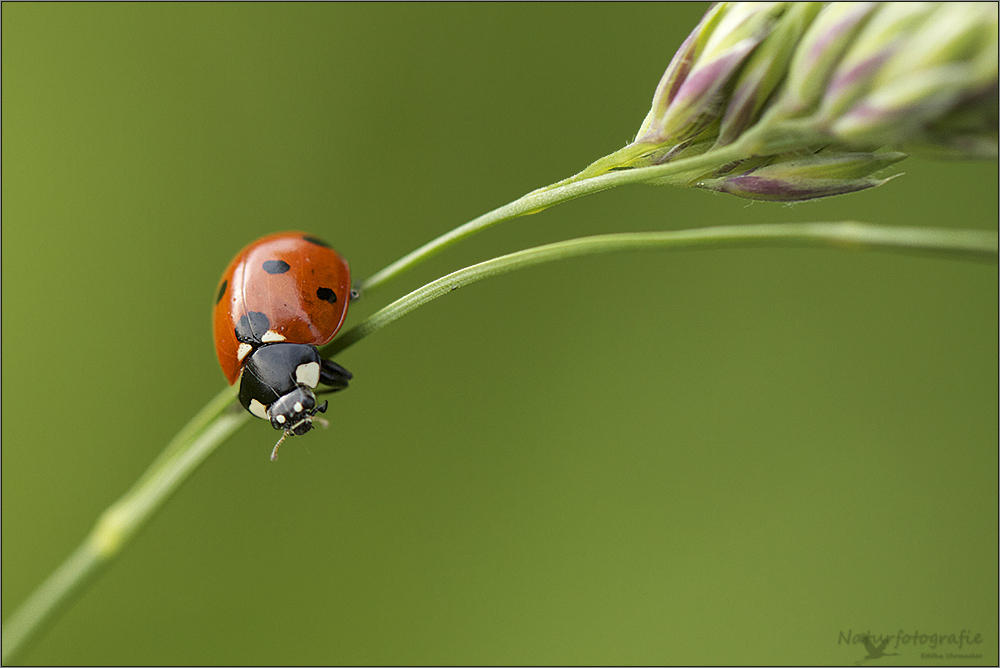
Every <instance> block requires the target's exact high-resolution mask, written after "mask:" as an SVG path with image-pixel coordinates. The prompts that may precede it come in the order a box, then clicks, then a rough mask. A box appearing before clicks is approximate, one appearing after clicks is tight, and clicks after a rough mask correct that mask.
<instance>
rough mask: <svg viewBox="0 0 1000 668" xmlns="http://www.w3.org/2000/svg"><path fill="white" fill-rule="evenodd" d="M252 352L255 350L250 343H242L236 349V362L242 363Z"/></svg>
mask: <svg viewBox="0 0 1000 668" xmlns="http://www.w3.org/2000/svg"><path fill="white" fill-rule="evenodd" d="M251 350H253V346H251V345H250V344H249V343H241V344H240V347H239V348H237V349H236V361H238V362H242V361H243V358H244V357H246V356H247V355H248V354H249V353H250V351H251Z"/></svg>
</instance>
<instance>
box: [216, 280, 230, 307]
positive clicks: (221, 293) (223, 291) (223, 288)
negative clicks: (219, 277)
mask: <svg viewBox="0 0 1000 668" xmlns="http://www.w3.org/2000/svg"><path fill="white" fill-rule="evenodd" d="M228 287H229V281H222V285H220V286H219V294H217V295H215V303H216V304H218V303H219V302H221V301H222V297H223V296H224V295H225V294H226V288H228Z"/></svg>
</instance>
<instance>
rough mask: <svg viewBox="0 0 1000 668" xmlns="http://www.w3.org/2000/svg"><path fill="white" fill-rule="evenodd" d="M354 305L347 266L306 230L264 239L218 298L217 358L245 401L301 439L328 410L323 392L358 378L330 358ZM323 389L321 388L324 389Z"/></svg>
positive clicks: (232, 272) (242, 259)
mask: <svg viewBox="0 0 1000 668" xmlns="http://www.w3.org/2000/svg"><path fill="white" fill-rule="evenodd" d="M350 300H351V270H350V268H349V267H348V265H347V260H345V259H344V258H343V257H341V256H340V254H339V253H337V251H335V250H334V249H333V248H331V247H330V245H329V244H328V243H326V242H325V241H322V240H320V239H317V238H316V237H314V236H312V235H309V234H306V233H304V232H279V233H277V234H271V235H269V236H266V237H263V238H261V239H258V240H257V241H255V242H253V243H252V244H250V245H249V246H247V247H246V248H244V249H243V250H241V251H240V252H239V253H237V255H236V257H235V258H233V261H232V262H230V263H229V266H228V267H227V268H226V271H225V273H224V274H223V275H222V280H221V281H219V287H218V290H216V293H215V310H214V312H213V316H212V323H213V330H214V335H215V352H216V353H217V354H218V356H219V364H221V365H222V371H223V373H225V374H226V380H228V381H229V384H230V385H233V384H234V383H235V382H236V381H237V380H239V381H240V403H241V404H243V407H244V408H246V409H247V410H248V411H250V413H251V414H253V415H255V416H257V417H259V418H261V419H264V420H270V421H271V426H272V427H274V428H275V429H280V430H283V431H284V434H282V436H281V438H280V439H279V440H278V443H277V445H275V446H274V451H273V452H272V453H271V460H272V461H273V460H275V459H277V458H278V446H280V445H281V442H282V441H284V440H285V437H287V436H292V435H295V436H301V435H302V434H305V433H306V432H308V431H309V430H310V429H312V427H313V420H318V421H319V422H321V423H323V424H324V425H325V424H326V422H325V421H324V420H322V419H321V418H318V417H316V414H317V413H323V412H325V411H326V406H327V402H326V401H324V402H323V403H322V404H319V405H317V403H316V394H317V392H320V393H325V392H336V391H337V390H342V389H344V388H346V387H347V384H348V381H350V380H351V378H352V375H351V372H350V371H348V370H347V369H345V368H343V367H342V366H340V365H339V364H337V363H335V362H333V361H332V360H327V359H323V358H322V357H321V356H320V354H319V351H318V350H317V346H321V345H323V344H325V343H327V342H328V341H330V339H332V338H333V337H334V335H335V334H336V333H337V330H339V329H340V326H341V325H342V324H343V322H344V317H345V316H346V315H347V305H348V303H349V302H350ZM320 385H323V386H325V387H323V388H322V389H320V390H318V391H317V390H316V388H317V387H319V386H320Z"/></svg>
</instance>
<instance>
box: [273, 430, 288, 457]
mask: <svg viewBox="0 0 1000 668" xmlns="http://www.w3.org/2000/svg"><path fill="white" fill-rule="evenodd" d="M289 433H291V432H287V431H286V432H285V433H284V434H282V435H281V438H279V439H278V442H277V443H275V444H274V450H271V461H272V462H276V461H278V446H279V445H281V442H282V441H284V440H285V438H286V437H287V436H288V434H289Z"/></svg>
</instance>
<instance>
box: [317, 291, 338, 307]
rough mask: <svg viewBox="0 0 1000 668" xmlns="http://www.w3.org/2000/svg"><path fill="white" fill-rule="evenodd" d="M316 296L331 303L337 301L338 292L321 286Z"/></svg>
mask: <svg viewBox="0 0 1000 668" xmlns="http://www.w3.org/2000/svg"><path fill="white" fill-rule="evenodd" d="M316 296H317V297H319V298H320V299H322V300H323V301H325V302H330V303H331V304H336V303H337V293H336V292H334V291H333V290H331V289H330V288H320V289H319V290H317V291H316Z"/></svg>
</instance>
